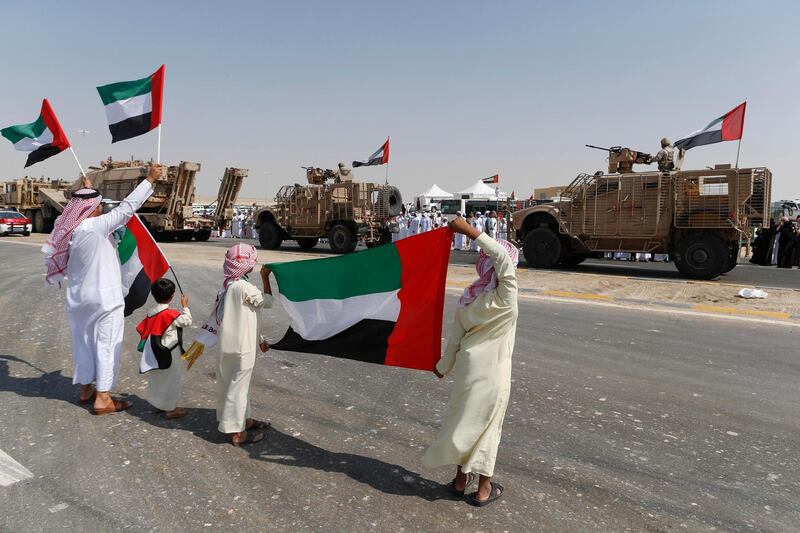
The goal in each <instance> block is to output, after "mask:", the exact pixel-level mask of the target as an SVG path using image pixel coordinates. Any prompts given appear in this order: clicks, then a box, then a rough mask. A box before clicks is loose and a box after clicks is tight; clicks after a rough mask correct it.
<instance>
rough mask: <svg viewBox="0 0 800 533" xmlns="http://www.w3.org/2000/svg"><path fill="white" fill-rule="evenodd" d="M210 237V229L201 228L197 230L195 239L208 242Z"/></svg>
mask: <svg viewBox="0 0 800 533" xmlns="http://www.w3.org/2000/svg"><path fill="white" fill-rule="evenodd" d="M210 238H211V230H210V229H201V230H198V231H196V232H195V234H194V240H196V241H197V242H206V241H207V240H208V239H210Z"/></svg>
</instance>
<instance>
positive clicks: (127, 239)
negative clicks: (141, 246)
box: [117, 228, 136, 265]
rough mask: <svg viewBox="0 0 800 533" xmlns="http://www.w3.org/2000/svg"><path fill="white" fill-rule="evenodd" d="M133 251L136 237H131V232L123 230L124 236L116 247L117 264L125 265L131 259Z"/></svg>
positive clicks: (126, 229)
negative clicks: (117, 254)
mask: <svg viewBox="0 0 800 533" xmlns="http://www.w3.org/2000/svg"><path fill="white" fill-rule="evenodd" d="M135 251H136V237H134V236H133V233H131V230H129V229H128V228H125V235H123V236H122V240H121V241H120V242H119V246H118V247H117V252H118V253H119V264H120V265H124V264H125V263H127V262H128V259H130V258H131V256H132V255H133V253H134V252H135Z"/></svg>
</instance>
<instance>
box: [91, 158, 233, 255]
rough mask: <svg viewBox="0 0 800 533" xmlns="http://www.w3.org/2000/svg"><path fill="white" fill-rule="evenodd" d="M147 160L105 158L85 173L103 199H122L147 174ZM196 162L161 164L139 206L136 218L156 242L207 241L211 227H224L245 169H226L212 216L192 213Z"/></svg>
mask: <svg viewBox="0 0 800 533" xmlns="http://www.w3.org/2000/svg"><path fill="white" fill-rule="evenodd" d="M149 165H150V163H146V162H144V161H139V160H130V161H110V160H109V161H105V162H103V163H102V164H101V165H100V166H99V167H89V173H88V174H87V176H88V177H89V179H90V180H92V185H93V186H94V187H95V188H96V189H97V190H98V191H100V194H101V195H102V196H103V198H108V199H111V200H122V199H123V198H125V197H126V196H127V195H128V194H129V193H130V192H131V191H133V189H134V188H136V186H137V185H138V184H139V183H141V181H142V180H143V179H144V178H145V176H146V175H147V170H148V168H149ZM199 171H200V163H194V162H191V161H181V163H180V164H179V165H164V166H163V168H162V175H161V178H159V179H158V181H156V183H155V185H154V187H153V188H154V192H153V195H152V196H150V198H148V200H147V201H146V202H145V203H144V205H143V206H142V207H141V209H139V218H141V219H142V221H144V223H145V224H146V225H147V226H148V227H149V228H150V231H151V232H152V233H153V236H154V237H155V238H156V240H159V241H171V240H178V241H190V240H192V239H195V240H197V241H207V240H208V239H209V237H211V231H212V230H213V229H214V228H219V227H223V226H226V225H227V224H228V223H229V222H230V220H231V217H232V216H233V204H234V203H235V202H236V197H237V195H238V193H239V190H240V189H241V187H242V181H243V180H244V178H245V177H246V176H247V170H244V169H236V168H227V169H225V174H224V175H223V178H222V180H221V183H220V186H219V192H218V195H217V209H216V212H215V213H214V215H213V216H204V215H196V214H194V213H193V210H192V204H193V203H194V196H195V177H196V175H197V172H199Z"/></svg>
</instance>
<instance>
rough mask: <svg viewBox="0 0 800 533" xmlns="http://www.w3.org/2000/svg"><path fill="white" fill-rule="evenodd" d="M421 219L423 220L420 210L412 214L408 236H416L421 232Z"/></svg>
mask: <svg viewBox="0 0 800 533" xmlns="http://www.w3.org/2000/svg"><path fill="white" fill-rule="evenodd" d="M421 221H422V220H421V219H420V216H419V213H418V212H417V213H414V214H413V215H411V220H410V221H409V222H408V236H409V237H412V236H414V235H416V234H418V233H419V226H420V222H421Z"/></svg>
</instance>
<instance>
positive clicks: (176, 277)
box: [164, 256, 183, 294]
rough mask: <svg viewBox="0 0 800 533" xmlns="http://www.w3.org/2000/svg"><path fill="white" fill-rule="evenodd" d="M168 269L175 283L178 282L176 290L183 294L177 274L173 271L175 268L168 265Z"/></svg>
mask: <svg viewBox="0 0 800 533" xmlns="http://www.w3.org/2000/svg"><path fill="white" fill-rule="evenodd" d="M164 257H166V256H164ZM169 271H170V272H172V277H173V278H175V283H177V284H178V290H179V291H181V294H183V288H182V287H181V282H180V281H178V275H177V274H176V273H175V269H174V268H172V265H169Z"/></svg>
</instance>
